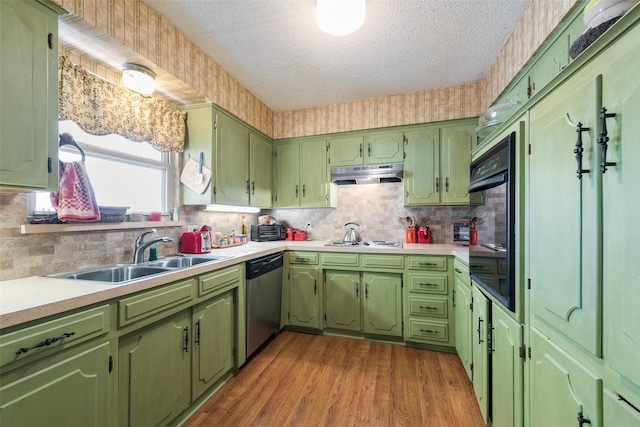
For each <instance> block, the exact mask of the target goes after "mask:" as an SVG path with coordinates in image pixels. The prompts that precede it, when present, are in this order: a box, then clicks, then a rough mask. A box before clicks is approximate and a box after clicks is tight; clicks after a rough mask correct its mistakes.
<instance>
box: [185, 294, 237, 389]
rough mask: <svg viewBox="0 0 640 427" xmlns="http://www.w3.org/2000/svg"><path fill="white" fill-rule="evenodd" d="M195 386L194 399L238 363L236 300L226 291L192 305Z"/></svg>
mask: <svg viewBox="0 0 640 427" xmlns="http://www.w3.org/2000/svg"><path fill="white" fill-rule="evenodd" d="M192 316H193V320H192V321H193V324H192V326H191V330H192V331H193V334H194V335H193V369H192V375H193V378H192V388H193V389H192V390H193V399H194V400H195V399H196V398H197V397H198V396H200V395H201V394H202V393H203V392H204V391H205V390H207V389H208V388H209V387H211V386H212V385H213V384H215V383H216V382H218V381H219V380H220V379H222V378H223V377H224V376H225V374H228V373H229V372H230V371H231V370H232V369H233V368H234V366H235V363H234V355H233V350H234V337H235V327H234V325H235V318H234V317H235V304H234V298H233V292H231V291H230V292H227V293H225V294H223V295H221V296H219V297H217V298H214V299H212V300H211V301H207V302H204V303H202V304H200V305H198V306H196V307H194V308H193V315H192Z"/></svg>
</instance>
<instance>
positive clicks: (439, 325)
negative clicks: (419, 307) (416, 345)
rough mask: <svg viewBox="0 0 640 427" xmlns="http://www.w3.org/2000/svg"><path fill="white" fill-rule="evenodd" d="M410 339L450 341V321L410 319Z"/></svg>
mask: <svg viewBox="0 0 640 427" xmlns="http://www.w3.org/2000/svg"><path fill="white" fill-rule="evenodd" d="M408 340H409V341H431V342H437V343H439V344H447V343H448V342H449V323H448V322H441V321H437V320H422V319H409V338H408Z"/></svg>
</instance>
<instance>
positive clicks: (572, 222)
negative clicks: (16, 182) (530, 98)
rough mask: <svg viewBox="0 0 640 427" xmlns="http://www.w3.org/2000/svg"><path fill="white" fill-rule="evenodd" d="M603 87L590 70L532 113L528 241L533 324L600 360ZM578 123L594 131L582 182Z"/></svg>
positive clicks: (587, 136)
mask: <svg viewBox="0 0 640 427" xmlns="http://www.w3.org/2000/svg"><path fill="white" fill-rule="evenodd" d="M601 86H602V83H601V81H600V79H599V78H598V76H597V73H596V72H594V69H593V68H592V67H586V68H583V69H582V70H580V72H579V73H577V74H576V75H574V76H573V77H572V78H571V79H570V80H568V81H567V82H565V84H563V85H562V86H561V87H559V88H557V89H556V90H555V91H554V92H553V93H551V94H550V95H549V96H548V97H547V98H545V99H544V100H542V101H541V102H540V103H539V104H537V105H535V106H534V107H533V108H532V109H531V112H530V120H531V121H530V142H531V155H530V156H529V200H528V206H529V208H528V209H529V218H530V226H529V234H528V236H527V238H528V241H529V260H528V261H529V274H530V279H531V306H530V307H531V318H532V322H538V321H541V322H542V323H543V324H541V325H540V326H539V327H540V328H544V327H545V326H546V325H550V326H551V327H553V328H555V329H556V330H558V331H560V332H562V333H563V334H564V335H566V336H567V337H568V338H570V339H572V340H573V341H575V342H576V343H578V344H579V345H581V346H582V347H584V348H585V349H586V350H588V351H589V352H591V353H592V354H594V355H597V356H600V355H601V353H602V346H601V343H602V327H601V324H600V305H601V284H600V283H599V276H600V269H601V260H600V259H599V258H598V252H599V248H600V239H599V235H600V232H599V218H598V209H599V202H598V198H599V196H598V193H599V188H600V182H601V174H600V171H599V164H598V161H597V157H598V156H597V153H598V151H597V150H598V147H597V143H596V139H597V138H598V135H597V128H598V126H599V124H598V117H597V111H598V107H599V105H598V103H597V99H598V97H597V95H596V94H598V93H600V90H601ZM568 118H569V119H570V120H571V121H573V122H574V124H575V125H570V124H569V123H568ZM578 122H580V123H582V126H583V127H584V128H588V129H589V130H585V131H584V132H580V134H581V138H582V144H583V149H584V152H583V153H582V154H583V157H582V168H583V169H588V170H589V171H590V172H589V173H584V174H583V175H582V178H581V179H578V177H577V176H576V155H575V153H574V149H576V141H577V138H578V135H577V134H578V133H577V132H576V125H577V124H578ZM613 173H615V172H613ZM550 245H551V246H550ZM535 324H536V325H537V324H538V323H535Z"/></svg>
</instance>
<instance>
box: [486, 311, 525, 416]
mask: <svg viewBox="0 0 640 427" xmlns="http://www.w3.org/2000/svg"><path fill="white" fill-rule="evenodd" d="M491 328H492V333H491V346H492V349H493V351H491V354H492V357H491V363H492V366H493V369H492V371H491V372H492V373H491V401H492V411H491V421H492V424H491V425H492V426H494V427H511V426H522V425H524V406H523V403H524V400H523V399H524V386H523V384H524V360H523V359H522V358H521V357H520V347H522V325H521V324H520V323H518V322H516V321H515V320H513V319H512V318H511V316H509V315H508V314H507V313H506V312H505V311H504V310H503V309H501V308H500V307H499V306H497V305H496V304H493V305H492V310H491Z"/></svg>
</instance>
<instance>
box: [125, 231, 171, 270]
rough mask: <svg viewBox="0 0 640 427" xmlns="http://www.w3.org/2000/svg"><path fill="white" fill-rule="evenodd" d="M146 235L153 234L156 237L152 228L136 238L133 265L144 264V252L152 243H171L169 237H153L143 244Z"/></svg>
mask: <svg viewBox="0 0 640 427" xmlns="http://www.w3.org/2000/svg"><path fill="white" fill-rule="evenodd" d="M148 234H153V235H154V236H157V235H158V234H157V232H156V229H155V228H154V229H152V230H149V231H145V232H144V233H142V234H141V235H139V236H138V237H137V238H136V244H135V249H134V250H133V262H134V263H135V264H140V263H141V262H144V250H145V249H147V248H148V247H149V246H151V245H153V244H154V243H158V242H165V243H167V242H173V239H172V238H170V237H154V238H153V239H151V240H149V241H148V242H145V241H144V236H146V235H148Z"/></svg>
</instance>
